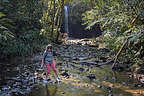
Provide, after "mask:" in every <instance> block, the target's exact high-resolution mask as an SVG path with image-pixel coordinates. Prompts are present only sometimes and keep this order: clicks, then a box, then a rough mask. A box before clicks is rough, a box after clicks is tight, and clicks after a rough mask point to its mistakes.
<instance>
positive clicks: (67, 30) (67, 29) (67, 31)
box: [64, 6, 69, 38]
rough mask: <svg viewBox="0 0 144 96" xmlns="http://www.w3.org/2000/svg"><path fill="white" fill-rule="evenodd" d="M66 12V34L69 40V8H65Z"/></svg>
mask: <svg viewBox="0 0 144 96" xmlns="http://www.w3.org/2000/svg"><path fill="white" fill-rule="evenodd" d="M64 10H65V32H66V33H67V34H68V38H69V28H68V7H67V6H64Z"/></svg>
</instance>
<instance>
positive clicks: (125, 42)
mask: <svg viewBox="0 0 144 96" xmlns="http://www.w3.org/2000/svg"><path fill="white" fill-rule="evenodd" d="M127 42H128V38H127V39H126V40H125V41H124V42H123V45H122V46H121V48H120V50H119V51H118V53H117V54H116V56H115V57H114V59H113V60H114V63H113V65H112V68H114V67H115V65H116V61H117V59H118V57H119V55H120V53H121V52H122V50H123V49H124V47H125V45H126V44H127Z"/></svg>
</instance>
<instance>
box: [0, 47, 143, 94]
mask: <svg viewBox="0 0 144 96" xmlns="http://www.w3.org/2000/svg"><path fill="white" fill-rule="evenodd" d="M54 50H55V51H56V53H57V55H56V56H55V59H56V61H57V71H58V74H59V76H60V78H61V82H56V80H55V76H54V73H53V72H52V70H51V73H52V74H51V75H50V76H49V77H50V80H49V83H44V82H43V78H44V77H45V74H44V73H45V69H43V70H39V69H40V63H41V60H40V56H41V55H37V56H34V57H33V58H31V59H28V60H27V59H23V62H22V61H21V59H20V60H12V61H9V62H5V63H4V62H3V63H1V65H2V64H5V67H3V68H2V66H1V71H0V96H144V88H142V86H140V85H139V82H137V81H136V80H135V79H133V78H132V74H131V73H130V72H117V71H113V70H111V65H105V66H98V65H100V64H102V63H104V62H105V58H104V57H103V56H104V55H106V51H105V50H100V49H99V50H98V49H97V48H93V47H89V46H87V45H85V46H84V45H83V46H82V45H57V46H56V47H55V49H54ZM18 61H21V62H18Z"/></svg>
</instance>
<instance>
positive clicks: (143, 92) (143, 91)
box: [103, 81, 144, 96]
mask: <svg viewBox="0 0 144 96" xmlns="http://www.w3.org/2000/svg"><path fill="white" fill-rule="evenodd" d="M103 84H104V85H105V86H109V87H111V88H119V89H122V90H124V91H126V92H129V93H131V94H133V96H141V95H144V89H130V87H129V86H124V85H120V84H113V83H110V82H106V81H103Z"/></svg>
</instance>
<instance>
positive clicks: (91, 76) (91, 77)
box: [87, 73, 96, 80]
mask: <svg viewBox="0 0 144 96" xmlns="http://www.w3.org/2000/svg"><path fill="white" fill-rule="evenodd" d="M87 77H88V78H89V79H90V80H93V79H96V77H95V75H94V74H93V73H90V74H89V75H88V76H87Z"/></svg>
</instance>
